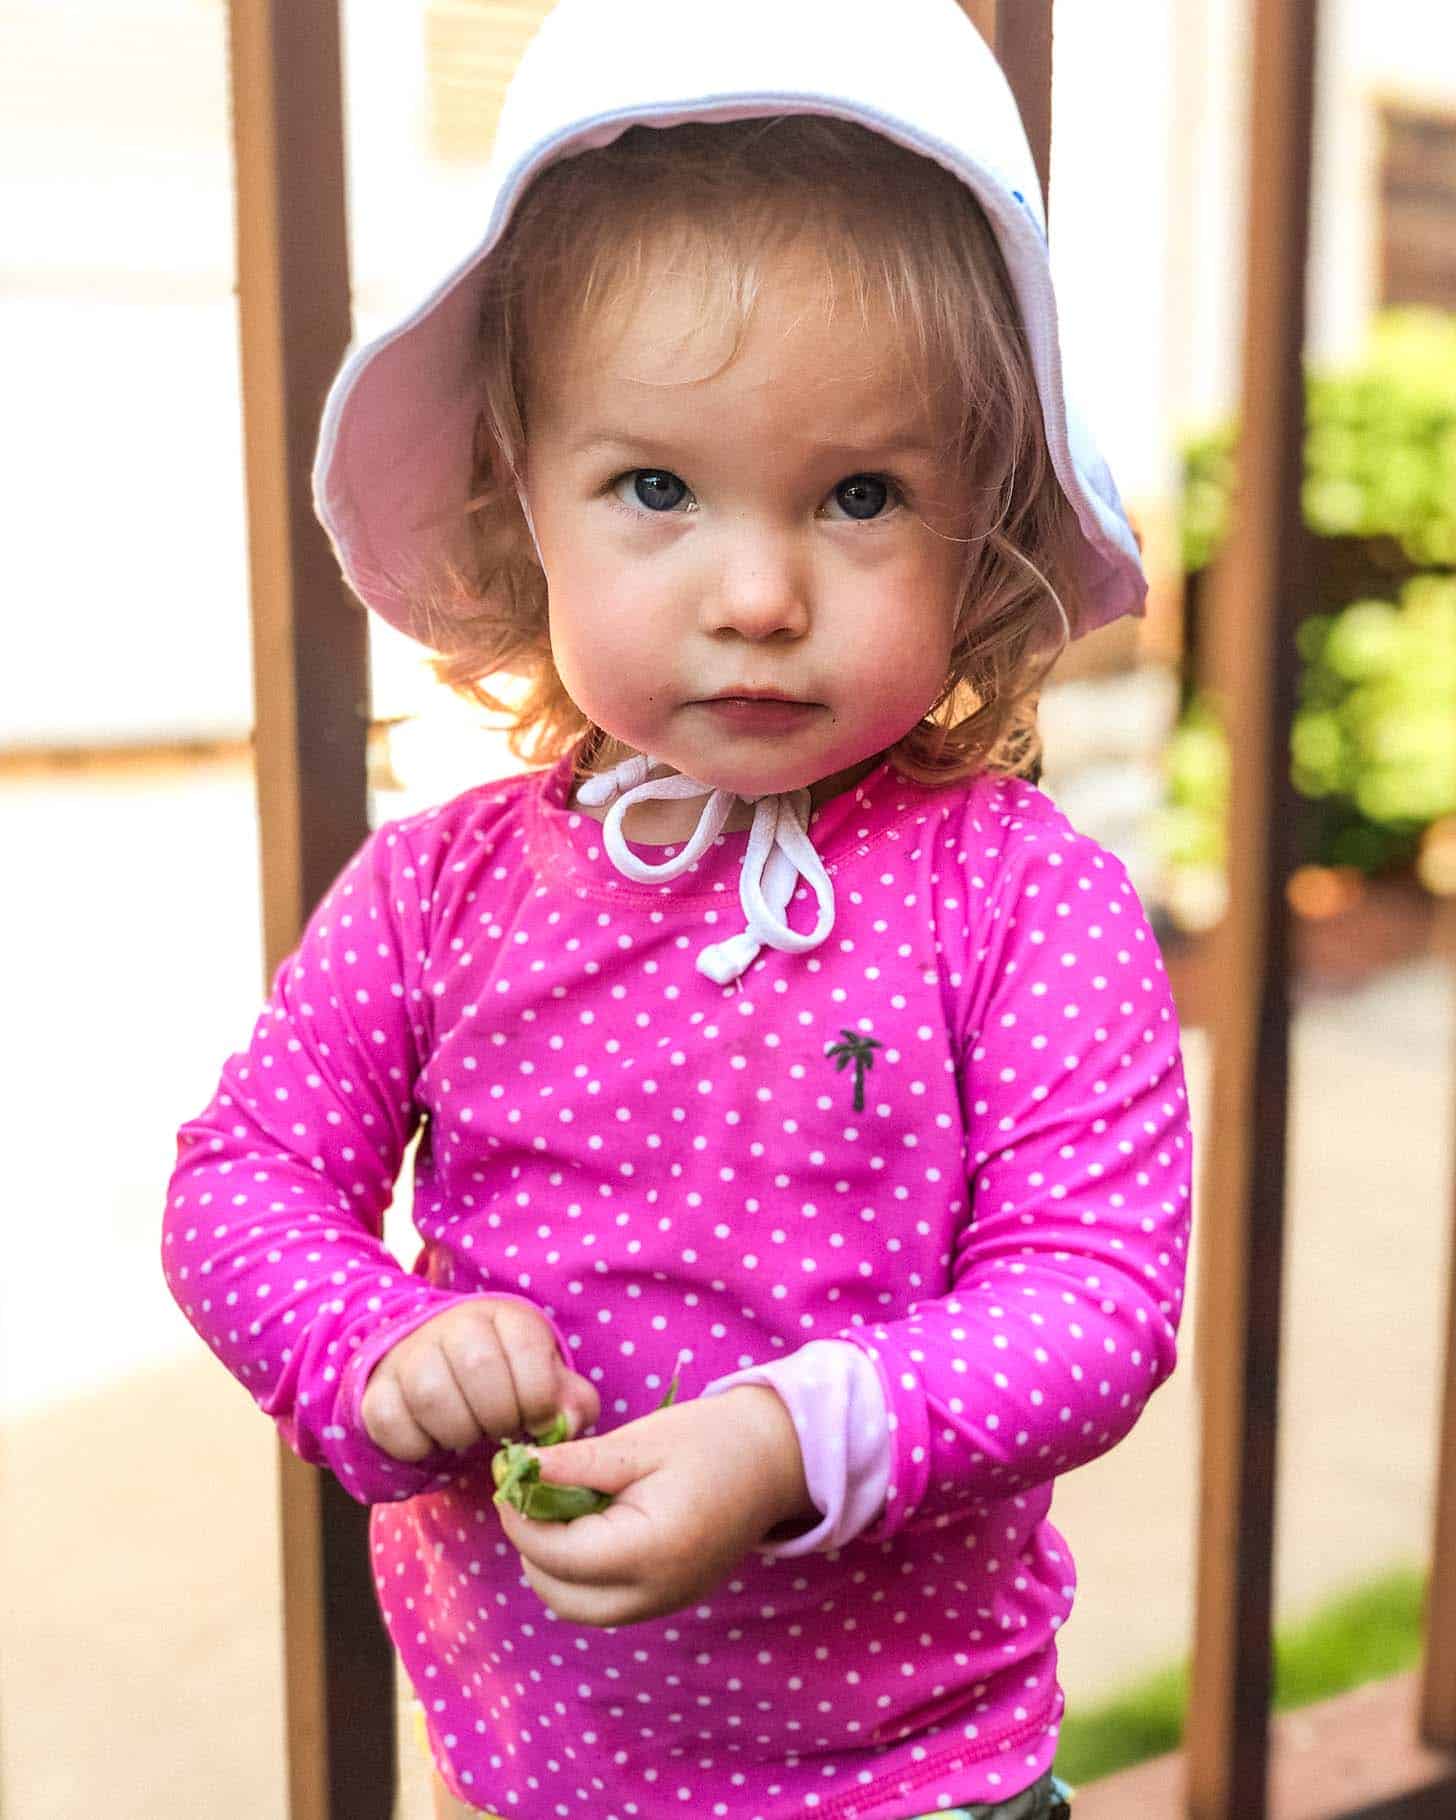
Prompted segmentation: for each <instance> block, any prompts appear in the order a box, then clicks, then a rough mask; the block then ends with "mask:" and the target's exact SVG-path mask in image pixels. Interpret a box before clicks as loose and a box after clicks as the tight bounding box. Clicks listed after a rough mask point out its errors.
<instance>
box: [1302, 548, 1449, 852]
mask: <svg viewBox="0 0 1456 1820" xmlns="http://www.w3.org/2000/svg"><path fill="white" fill-rule="evenodd" d="M1299 646H1300V654H1301V656H1302V657H1303V659H1304V668H1303V672H1302V675H1301V685H1300V705H1299V708H1298V710H1297V712H1296V715H1295V720H1294V726H1293V731H1292V744H1293V765H1294V784H1295V788H1296V789H1297V790H1298V791H1299V792H1300V794H1301V795H1302V796H1306V797H1309V798H1311V799H1316V800H1318V799H1334V800H1336V801H1338V800H1339V799H1343V801H1344V803H1345V804H1346V805H1348V811H1349V812H1348V813H1347V814H1346V815H1345V816H1344V817H1343V818H1342V819H1343V820H1344V821H1347V822H1353V821H1355V820H1357V819H1358V820H1359V821H1361V822H1365V823H1368V824H1371V825H1372V826H1373V827H1374V828H1375V829H1377V830H1380V831H1381V832H1383V833H1384V834H1385V835H1386V836H1387V837H1388V839H1387V841H1386V843H1385V844H1386V846H1387V847H1388V849H1389V852H1390V854H1391V857H1392V858H1393V857H1395V856H1396V855H1397V854H1398V853H1400V852H1401V851H1402V850H1404V849H1405V848H1407V847H1409V848H1413V847H1414V843H1415V841H1416V839H1417V838H1418V837H1419V834H1420V831H1421V829H1423V828H1425V827H1427V826H1428V825H1429V824H1430V823H1431V822H1433V821H1436V820H1438V819H1439V818H1440V817H1441V816H1443V815H1450V814H1452V813H1453V812H1456V576H1451V575H1417V576H1415V577H1413V578H1412V580H1410V581H1408V582H1407V583H1406V585H1405V587H1404V588H1403V589H1402V590H1401V598H1400V601H1399V603H1398V604H1395V603H1392V602H1390V601H1384V600H1357V601H1354V602H1353V603H1352V604H1351V605H1350V606H1348V607H1345V608H1344V609H1343V610H1342V611H1341V612H1339V613H1336V614H1332V615H1331V614H1318V615H1316V616H1315V617H1313V618H1312V619H1309V620H1306V622H1305V623H1304V625H1302V626H1301V627H1300V631H1299ZM1331 857H1332V858H1333V859H1334V860H1335V861H1336V863H1350V864H1358V863H1359V862H1358V861H1357V860H1353V859H1352V860H1349V861H1342V860H1341V859H1340V856H1339V855H1338V854H1337V853H1336V854H1333V855H1332V856H1331Z"/></svg>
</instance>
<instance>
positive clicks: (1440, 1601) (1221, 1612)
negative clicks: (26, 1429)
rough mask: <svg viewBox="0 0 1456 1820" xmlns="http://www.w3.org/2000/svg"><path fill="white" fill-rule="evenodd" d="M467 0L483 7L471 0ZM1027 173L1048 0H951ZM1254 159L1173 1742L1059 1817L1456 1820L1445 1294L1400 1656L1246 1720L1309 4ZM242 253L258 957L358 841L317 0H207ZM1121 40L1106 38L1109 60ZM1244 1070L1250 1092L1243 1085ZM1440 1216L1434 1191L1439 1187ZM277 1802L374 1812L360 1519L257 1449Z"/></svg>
mask: <svg viewBox="0 0 1456 1820" xmlns="http://www.w3.org/2000/svg"><path fill="white" fill-rule="evenodd" d="M485 3H486V0H482V4H485ZM962 3H963V4H964V6H965V9H966V11H967V12H968V13H969V14H970V15H971V17H972V18H973V19H974V21H975V22H976V24H977V26H978V27H979V28H980V30H981V31H982V33H983V34H984V35H985V37H986V38H987V40H988V42H990V43H991V44H992V45H993V46H994V47H995V49H996V52H997V55H998V56H999V58H1000V59H1001V62H1002V65H1003V67H1004V68H1005V69H1006V71H1007V74H1008V77H1009V79H1010V81H1011V83H1012V86H1013V88H1014V89H1015V91H1016V94H1017V98H1018V101H1019V102H1020V105H1021V109H1022V114H1023V117H1024V118H1025V120H1026V122H1027V127H1028V132H1029V134H1030V137H1031V140H1032V145H1033V150H1034V152H1035V155H1036V159H1037V164H1038V169H1039V170H1040V173H1041V178H1042V184H1043V189H1044V191H1045V188H1046V185H1047V182H1048V177H1049V171H1050V145H1051V132H1052V110H1051V46H1052V5H1051V0H1000V3H999V4H998V3H997V0H962ZM1250 4H1251V5H1252V8H1253V20H1254V63H1253V78H1254V79H1253V105H1252V113H1251V119H1250V134H1251V147H1252V158H1251V168H1252V169H1253V171H1254V172H1255V173H1256V181H1254V182H1253V183H1252V184H1251V186H1250V193H1249V204H1248V228H1247V248H1248V260H1247V270H1248V272H1249V273H1250V274H1252V275H1253V279H1254V281H1253V282H1251V283H1250V284H1249V286H1248V295H1247V299H1246V305H1245V332H1244V365H1243V388H1242V391H1243V402H1242V412H1241V417H1242V426H1243V428H1242V434H1241V445H1240V485H1239V490H1238V497H1237V504H1236V514H1235V520H1236V522H1235V530H1234V534H1233V536H1232V539H1231V542H1230V546H1229V548H1228V551H1227V554H1226V555H1225V556H1224V557H1223V558H1221V559H1220V568H1219V571H1218V575H1217V577H1216V581H1215V612H1214V614H1213V616H1212V617H1213V636H1212V639H1211V641H1210V645H1209V649H1208V651H1207V653H1206V654H1205V655H1204V657H1203V659H1202V661H1203V662H1204V664H1205V666H1206V674H1205V676H1204V677H1203V679H1202V680H1203V681H1204V682H1205V683H1206V685H1207V686H1208V687H1209V688H1210V690H1211V691H1212V692H1213V693H1214V694H1215V695H1216V696H1217V697H1218V698H1219V700H1220V701H1221V703H1222V706H1223V711H1224V716H1225V721H1226V724H1227V726H1228V728H1229V733H1230V740H1229V743H1230V747H1231V750H1232V753H1233V757H1234V770H1233V784H1232V809H1231V822H1230V841H1229V848H1230V874H1231V880H1230V882H1231V888H1232V897H1231V906H1230V910H1229V913H1228V915H1227V916H1226V917H1225V919H1224V922H1223V924H1222V925H1221V927H1220V929H1219V930H1218V931H1217V932H1216V934H1215V936H1214V937H1212V938H1210V939H1211V940H1212V941H1213V942H1214V944H1215V971H1216V977H1217V978H1218V979H1219V981H1220V991H1219V993H1218V994H1217V995H1216V997H1211V998H1210V1004H1211V1006H1212V1007H1213V1011H1212V1035H1213V1038H1214V1082H1213V1102H1212V1114H1211V1118H1210V1122H1209V1128H1208V1130H1207V1131H1206V1132H1205V1133H1203V1134H1201V1136H1202V1142H1201V1150H1202V1159H1203V1175H1202V1178H1201V1180H1200V1183H1199V1193H1198V1198H1197V1221H1196V1230H1197V1233H1198V1245H1199V1253H1198V1268H1199V1274H1200V1294H1199V1302H1198V1314H1197V1319H1198V1345H1197V1353H1198V1357H1199V1360H1200V1388H1201V1392H1202V1406H1203V1432H1202V1488H1201V1503H1200V1518H1199V1535H1198V1596H1197V1609H1196V1620H1195V1633H1194V1638H1193V1650H1192V1684H1191V1701H1190V1711H1189V1718H1188V1723H1187V1728H1186V1737H1185V1745H1184V1750H1183V1752H1182V1753H1181V1754H1180V1755H1178V1756H1175V1757H1170V1758H1165V1759H1161V1760H1159V1761H1157V1762H1155V1763H1150V1764H1145V1765H1143V1766H1142V1767H1141V1768H1139V1769H1137V1770H1133V1771H1129V1772H1126V1773H1124V1774H1122V1775H1119V1776H1115V1777H1111V1778H1108V1779H1107V1780H1106V1781H1103V1782H1100V1783H1097V1784H1094V1785H1092V1786H1091V1787H1088V1788H1086V1789H1083V1790H1082V1791H1080V1792H1079V1794H1078V1797H1077V1820H1127V1817H1128V1816H1129V1815H1145V1816H1147V1817H1148V1820H1163V1817H1165V1816H1167V1817H1169V1820H1171V1817H1173V1816H1176V1815H1184V1816H1187V1817H1188V1820H1377V1817H1383V1820H1424V1817H1426V1816H1429V1817H1430V1820H1435V1817H1436V1816H1438V1815H1442V1816H1451V1815H1456V1297H1452V1296H1450V1295H1449V1293H1448V1316H1447V1334H1446V1368H1445V1392H1444V1402H1443V1409H1442V1416H1441V1428H1440V1434H1439V1438H1438V1465H1437V1497H1436V1524H1435V1535H1434V1537H1433V1552H1432V1562H1431V1575H1430V1593H1429V1598H1428V1608H1427V1616H1426V1648H1425V1656H1424V1663H1423V1667H1422V1670H1421V1672H1420V1673H1419V1674H1417V1675H1412V1676H1404V1677H1400V1678H1398V1679H1397V1680H1394V1681H1391V1682H1387V1683H1382V1684H1380V1685H1378V1686H1376V1687H1374V1688H1371V1689H1365V1690H1361V1691H1360V1692H1359V1693H1356V1694H1353V1695H1347V1696H1345V1697H1343V1698H1342V1699H1340V1700H1337V1701H1332V1702H1329V1703H1327V1704H1326V1705H1325V1706H1322V1707H1316V1708H1312V1709H1311V1708H1306V1709H1304V1711H1302V1712H1301V1713H1300V1715H1299V1719H1300V1735H1299V1737H1298V1739H1296V1738H1295V1737H1294V1735H1293V1733H1292V1732H1291V1731H1290V1730H1289V1729H1288V1728H1286V1727H1285V1726H1283V1725H1282V1724H1281V1723H1280V1722H1276V1723H1275V1724H1274V1725H1273V1726H1272V1727H1271V1724H1270V1718H1269V1704H1270V1698H1269V1696H1270V1678H1271V1677H1270V1618H1271V1610H1272V1548H1273V1535H1274V1482H1275V1454H1276V1438H1277V1416H1278V1362H1279V1332H1280V1296H1281V1283H1282V1274H1283V1273H1282V1259H1283V1229H1284V1205H1285V1194H1286V1157H1287V1148H1288V1145H1287V1132H1288V1108H1289V1015H1290V971H1291V951H1290V934H1289V920H1288V916H1289V913H1288V909H1287V899H1286V893H1285V886H1286V882H1287V879H1288V876H1289V873H1290V871H1291V869H1292V866H1293V849H1292V845H1291V842H1292V831H1293V829H1294V826H1295V819H1296V818H1295V804H1294V801H1293V799H1292V796H1291V787H1290V782H1289V765H1288V762H1287V754H1288V750H1289V732H1290V722H1291V719H1292V715H1293V708H1294V651H1295V644H1294V637H1293V630H1294V627H1295V625H1296V623H1297V621H1298V620H1299V618H1300V616H1301V615H1302V614H1303V613H1304V612H1305V611H1306V610H1308V609H1309V608H1310V607H1311V606H1312V605H1313V604H1314V603H1313V602H1312V601H1311V599H1310V580H1309V577H1310V563H1309V551H1308V546H1307V539H1306V536H1305V533H1304V530H1303V524H1302V514H1301V511H1300V503H1299V495H1300V461H1301V456H1300V451H1301V448H1302V440H1303V386H1302V349H1303V341H1304V290H1305V267H1306V252H1307V245H1308V231H1309V225H1308V224H1309V193H1310V164H1311V155H1310V154H1311V139H1312V120H1313V109H1314V62H1315V36H1316V27H1317V22H1318V7H1317V0H1250ZM231 13H232V60H233V107H234V133H235V144H236V160H237V189H238V267H239V295H240V314H241V342H242V360H243V378H244V397H245V407H244V408H245V418H246V426H245V427H246V435H247V449H248V459H247V477H248V495H249V517H250V526H251V550H252V557H251V560H252V594H253V623H254V648H255V680H256V693H257V704H258V706H257V732H256V749H257V767H258V791H259V808H260V817H261V825H262V879H263V894H264V902H265V929H266V947H267V959H268V968H269V974H270V977H271V973H272V970H273V968H274V967H275V966H276V965H277V963H278V962H279V961H280V960H281V959H282V958H283V956H284V955H285V954H286V953H287V952H288V951H289V949H290V948H291V947H292V945H293V943H294V941H295V940H296V939H297V936H298V933H299V931H300V930H301V928H302V925H303V922H304V919H305V917H306V915H307V913H308V910H309V908H310V907H311V906H312V904H313V903H314V902H316V901H317V899H318V898H319V896H320V895H321V894H322V892H323V890H324V889H325V888H326V886H327V885H328V883H329V882H330V880H331V879H332V878H333V876H334V875H335V874H336V873H337V871H338V870H339V868H340V867H341V866H342V865H343V863H344V861H345V860H346V859H347V858H348V857H349V855H350V854H351V853H352V852H353V850H354V848H355V847H356V846H357V845H358V843H359V841H360V840H362V838H363V836H364V833H365V830H366V818H365V809H366V788H365V739H366V735H367V729H368V721H369V703H368V685H367V667H366V662H365V646H364V629H363V620H362V616H361V615H360V614H359V613H358V611H357V610H355V609H353V608H351V607H349V606H347V605H346V604H345V603H344V601H343V589H342V583H341V582H340V581H339V579H338V575H337V572H336V570H335V567H334V563H333V559H332V557H331V555H330V553H329V551H328V547H327V543H326V541H325V539H324V536H323V533H322V532H321V531H320V530H319V528H318V527H317V525H316V523H315V521H314V519H313V515H312V508H311V504H310V494H309V466H310V460H311V456H312V451H313V444H314V439H315V436H316V433H317V426H318V418H319V412H320V409H321V407H322V404H323V399H324V395H325V392H326V390H327V387H328V382H329V380H330V378H331V377H332V375H333V372H334V371H335V369H336V367H337V365H338V363H339V360H340V358H341V357H342V354H343V352H344V348H345V346H346V344H347V342H348V339H349V323H350V294H349V277H348V263H347V251H346V248H347V237H346V232H345V219H344V195H345V190H344V181H343V150H342V130H341V117H342V109H341V93H340V66H339V23H338V0H232V3H231ZM1115 54H1116V53H1115V51H1114V49H1112V48H1111V47H1110V48H1109V52H1108V59H1109V70H1111V68H1112V67H1113V63H1114V59H1115ZM1256 1088H1257V1091H1256ZM1453 1214H1456V1197H1453ZM280 1461H281V1486H282V1502H283V1554H284V1590H285V1603H286V1624H285V1636H286V1651H287V1703H288V1704H287V1717H288V1750H289V1764H290V1775H289V1787H290V1804H291V1805H290V1812H291V1817H292V1820H388V1816H389V1815H390V1814H391V1813H392V1810H393V1803H394V1788H395V1763H394V1746H393V1739H394V1689H393V1674H392V1667H391V1662H390V1655H389V1650H388V1646H387V1643H386V1640H385V1638H384V1636H383V1632H382V1629H381V1627H380V1624H379V1621H378V1619H377V1617H376V1615H375V1607H374V1601H373V1595H372V1590H371V1586H370V1576H369V1567H368V1554H367V1548H366V1544H365V1534H364V1524H363V1512H362V1511H361V1510H360V1508H359V1507H358V1506H357V1505H355V1504H354V1503H353V1502H352V1501H351V1500H350V1499H349V1498H347V1497H346V1496H345V1495H344V1494H343V1493H342V1492H341V1491H340V1490H339V1489H338V1487H337V1486H336V1485H335V1484H334V1482H333V1480H332V1479H331V1478H330V1477H329V1475H327V1474H325V1473H321V1472H318V1471H316V1470H315V1469H313V1468H311V1467H305V1466H303V1465H301V1464H300V1462H299V1461H297V1460H296V1459H295V1458H294V1456H293V1455H292V1454H291V1453H289V1452H288V1451H287V1450H286V1449H283V1448H280Z"/></svg>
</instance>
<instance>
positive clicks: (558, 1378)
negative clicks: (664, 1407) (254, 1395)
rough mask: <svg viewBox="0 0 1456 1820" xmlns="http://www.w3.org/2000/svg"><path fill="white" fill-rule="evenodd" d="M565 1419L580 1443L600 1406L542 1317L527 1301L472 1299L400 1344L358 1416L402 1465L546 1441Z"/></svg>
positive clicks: (376, 1375) (375, 1374) (381, 1367)
mask: <svg viewBox="0 0 1456 1820" xmlns="http://www.w3.org/2000/svg"><path fill="white" fill-rule="evenodd" d="M558 1412H560V1413H562V1414H564V1415H565V1417H566V1420H567V1422H568V1424H569V1428H570V1433H571V1434H572V1435H573V1436H575V1435H579V1434H581V1433H582V1431H583V1430H584V1429H587V1428H590V1427H591V1425H592V1423H593V1422H595V1421H596V1419H597V1417H598V1416H599V1415H600V1414H601V1399H600V1398H599V1397H598V1395H597V1393H596V1390H595V1389H594V1388H593V1386H592V1385H591V1384H590V1383H588V1382H587V1380H586V1379H585V1378H583V1377H580V1376H578V1374H577V1373H576V1372H574V1371H573V1370H572V1369H571V1367H570V1366H569V1365H568V1364H567V1363H566V1361H565V1360H564V1359H563V1358H562V1356H561V1349H560V1348H559V1347H558V1346H557V1344H556V1336H555V1334H554V1333H552V1331H551V1327H550V1324H549V1322H548V1321H547V1320H546V1318H545V1316H544V1315H540V1314H537V1313H536V1312H535V1311H534V1310H532V1309H531V1308H529V1307H527V1306H526V1305H525V1304H524V1303H522V1302H512V1301H506V1300H503V1299H501V1298H499V1297H496V1296H488V1295H483V1296H472V1297H471V1299H470V1300H469V1301H468V1302H458V1303H457V1304H456V1305H455V1307H453V1308H447V1309H446V1310H445V1312H444V1313H443V1314H437V1315H436V1316H435V1318H434V1319H433V1320H431V1321H426V1322H425V1323H424V1324H423V1325H422V1326H420V1327H417V1328H415V1330H414V1332H413V1333H411V1334H409V1335H407V1337H406V1338H404V1339H403V1340H401V1341H400V1343H399V1345H398V1346H393V1347H391V1348H390V1350H389V1351H388V1352H387V1353H385V1355H384V1357H383V1358H382V1359H381V1360H380V1361H379V1363H378V1364H377V1365H376V1366H375V1367H374V1369H373V1371H371V1372H370V1374H369V1382H368V1384H367V1386H366V1387H365V1390H364V1397H363V1401H362V1402H361V1403H360V1406H359V1413H360V1416H361V1417H362V1419H363V1423H364V1427H365V1429H366V1430H367V1432H368V1435H369V1438H370V1440H371V1441H373V1443H374V1444H375V1446H376V1447H380V1448H382V1449H383V1450H384V1452H385V1453H387V1454H389V1455H390V1456H391V1457H392V1458H394V1459H396V1460H408V1461H415V1460H423V1459H424V1458H425V1456H426V1455H427V1454H430V1453H433V1452H434V1451H435V1449H436V1448H439V1447H444V1448H450V1449H453V1450H455V1451H456V1452H461V1451H463V1450H464V1449H465V1448H467V1447H472V1446H474V1444H475V1443H476V1442H477V1441H479V1440H480V1439H481V1438H482V1437H483V1436H485V1435H490V1436H491V1437H492V1438H493V1439H497V1440H498V1439H500V1438H501V1437H503V1436H506V1435H518V1434H520V1433H521V1432H522V1431H523V1430H524V1431H527V1432H529V1433H532V1434H539V1433H541V1432H542V1431H543V1430H545V1429H546V1428H549V1427H550V1425H551V1422H552V1420H553V1418H554V1417H555V1416H556V1415H557V1413H558Z"/></svg>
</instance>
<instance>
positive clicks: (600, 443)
mask: <svg viewBox="0 0 1456 1820" xmlns="http://www.w3.org/2000/svg"><path fill="white" fill-rule="evenodd" d="M658 440H660V439H659V438H657V437H655V436H652V435H650V434H643V435H639V436H628V435H624V434H623V433H622V432H621V431H620V430H588V431H587V432H586V434H585V435H583V436H581V437H578V438H575V439H574V440H573V441H572V442H571V444H570V451H569V452H570V453H571V454H573V455H590V454H594V453H596V452H597V451H598V450H599V449H627V450H630V449H635V448H640V447H641V446H642V444H643V443H645V442H656V441H658ZM661 440H665V439H661ZM812 452H813V453H814V454H816V455H838V456H840V457H842V458H843V459H844V460H846V461H849V460H860V461H863V460H867V459H870V458H871V457H876V456H892V455H924V456H927V457H934V456H936V455H938V454H939V452H940V451H939V450H938V449H937V447H936V445H935V444H934V443H933V442H932V441H930V440H929V438H928V437H926V436H925V435H924V433H923V432H922V431H920V430H912V429H906V430H896V431H892V432H891V433H890V434H889V435H887V436H883V437H866V438H865V439H864V440H863V441H855V442H853V443H848V442H821V443H816V444H814V445H813V449H812Z"/></svg>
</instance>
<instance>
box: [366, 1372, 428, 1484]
mask: <svg viewBox="0 0 1456 1820" xmlns="http://www.w3.org/2000/svg"><path fill="white" fill-rule="evenodd" d="M359 1419H360V1421H362V1422H363V1424H364V1429H365V1432H366V1433H367V1434H368V1436H369V1439H370V1440H371V1441H372V1442H373V1443H374V1445H375V1446H376V1447H379V1448H382V1449H383V1450H384V1452H385V1453H387V1454H388V1455H389V1456H390V1458H391V1459H394V1460H408V1461H410V1462H413V1461H415V1460H423V1459H424V1457H425V1456H426V1454H428V1453H431V1452H433V1450H434V1446H435V1443H434V1442H433V1441H432V1440H431V1439H430V1437H429V1435H428V1434H427V1433H426V1432H425V1430H424V1429H423V1428H421V1427H420V1425H419V1423H418V1422H416V1421H415V1419H414V1417H413V1416H412V1415H411V1414H410V1412H409V1405H408V1404H407V1403H406V1401H405V1396H404V1391H403V1389H402V1388H401V1387H400V1384H399V1382H398V1380H397V1379H396V1378H395V1376H394V1374H393V1372H383V1371H375V1372H374V1374H373V1375H372V1376H371V1378H370V1380H369V1386H368V1389H367V1390H366V1391H365V1392H364V1397H363V1400H362V1401H361V1403H360V1405H359Z"/></svg>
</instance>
